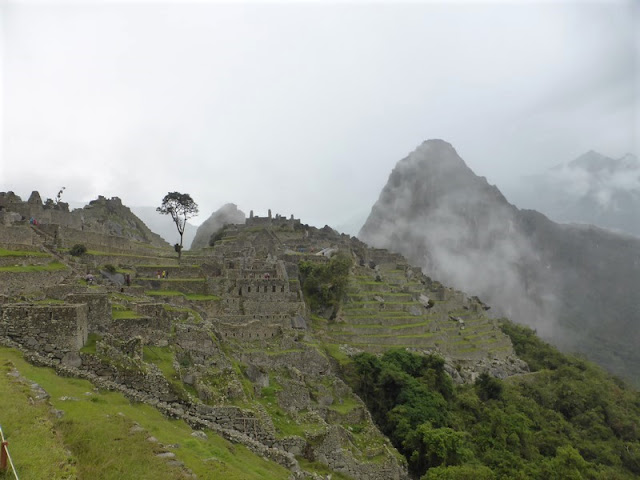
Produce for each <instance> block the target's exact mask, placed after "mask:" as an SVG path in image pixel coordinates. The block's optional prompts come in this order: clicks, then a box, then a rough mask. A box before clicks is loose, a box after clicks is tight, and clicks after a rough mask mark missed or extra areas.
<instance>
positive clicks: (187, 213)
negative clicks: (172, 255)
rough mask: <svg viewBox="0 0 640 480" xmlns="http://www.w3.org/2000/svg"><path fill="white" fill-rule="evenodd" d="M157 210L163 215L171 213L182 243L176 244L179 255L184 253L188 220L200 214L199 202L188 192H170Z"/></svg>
mask: <svg viewBox="0 0 640 480" xmlns="http://www.w3.org/2000/svg"><path fill="white" fill-rule="evenodd" d="M156 211H158V212H160V213H161V214H163V215H171V218H172V219H173V222H174V223H175V224H176V228H177V229H178V233H179V234H180V244H176V246H175V247H176V251H177V252H178V256H180V254H181V253H182V236H183V235H184V229H185V227H186V226H187V220H188V219H190V218H192V217H195V216H196V215H197V214H198V204H197V203H196V202H194V201H193V198H191V195H189V194H188V193H180V192H169V193H167V194H166V195H165V196H164V198H163V199H162V205H160V206H159V207H158V208H156Z"/></svg>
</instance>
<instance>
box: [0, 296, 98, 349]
mask: <svg viewBox="0 0 640 480" xmlns="http://www.w3.org/2000/svg"><path fill="white" fill-rule="evenodd" d="M87 312H88V307H87V306H86V305H82V304H78V305H33V304H26V303H19V304H5V305H4V306H3V309H2V319H1V320H0V336H6V337H9V338H11V339H12V340H15V341H16V342H18V343H22V344H24V345H25V346H27V347H28V348H29V349H31V350H37V351H41V352H47V353H51V352H57V353H60V354H62V355H64V354H65V353H68V352H73V351H77V350H79V349H80V348H82V346H83V345H84V344H85V342H86V341H87V335H88V331H89V329H88V323H87ZM61 358H62V357H61Z"/></svg>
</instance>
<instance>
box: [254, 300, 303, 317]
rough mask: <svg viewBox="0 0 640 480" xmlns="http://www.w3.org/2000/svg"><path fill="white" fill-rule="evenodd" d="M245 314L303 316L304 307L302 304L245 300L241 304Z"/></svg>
mask: <svg viewBox="0 0 640 480" xmlns="http://www.w3.org/2000/svg"><path fill="white" fill-rule="evenodd" d="M243 307H244V311H245V314H247V315H253V314H261V315H265V314H267V315H272V314H278V313H284V314H287V315H304V314H305V309H306V306H305V304H304V302H291V301H289V302H287V301H282V302H266V301H262V302H261V301H259V300H245V301H244V302H243Z"/></svg>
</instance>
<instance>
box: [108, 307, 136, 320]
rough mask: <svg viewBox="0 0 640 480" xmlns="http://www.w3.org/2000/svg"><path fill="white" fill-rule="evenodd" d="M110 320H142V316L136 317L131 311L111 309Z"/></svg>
mask: <svg viewBox="0 0 640 480" xmlns="http://www.w3.org/2000/svg"><path fill="white" fill-rule="evenodd" d="M111 318H113V319H114V320H128V319H132V318H142V316H141V315H138V314H137V313H136V312H134V311H133V310H126V309H125V310H123V309H120V308H111Z"/></svg>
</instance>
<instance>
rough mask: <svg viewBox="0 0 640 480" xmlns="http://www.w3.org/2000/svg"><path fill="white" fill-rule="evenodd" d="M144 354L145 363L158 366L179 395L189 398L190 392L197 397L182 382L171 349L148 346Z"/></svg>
mask: <svg viewBox="0 0 640 480" xmlns="http://www.w3.org/2000/svg"><path fill="white" fill-rule="evenodd" d="M142 352H143V353H142V359H143V361H145V362H148V363H153V364H154V365H156V366H157V367H158V368H159V369H160V370H161V371H162V374H163V375H164V377H165V378H166V379H167V381H168V382H169V383H170V384H171V386H172V387H173V389H174V390H175V392H176V393H178V395H180V396H182V397H185V396H187V395H186V392H187V391H189V392H190V393H191V394H192V395H194V396H196V397H197V392H196V391H195V390H194V389H193V388H191V387H189V388H187V385H185V384H184V383H183V382H182V380H180V377H179V376H178V372H177V371H176V369H175V368H174V366H173V360H174V358H175V356H174V353H173V350H172V349H171V347H154V346H151V345H146V346H144V347H143V350H142Z"/></svg>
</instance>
